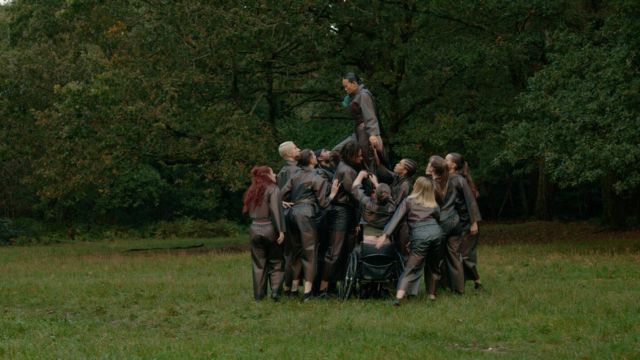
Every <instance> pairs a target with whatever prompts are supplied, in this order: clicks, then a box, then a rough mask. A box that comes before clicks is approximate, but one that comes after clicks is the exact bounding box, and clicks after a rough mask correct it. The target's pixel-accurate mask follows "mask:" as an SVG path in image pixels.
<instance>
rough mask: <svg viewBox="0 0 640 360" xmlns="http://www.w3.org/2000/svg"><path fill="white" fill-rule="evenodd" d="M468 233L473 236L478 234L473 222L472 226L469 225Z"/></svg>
mask: <svg viewBox="0 0 640 360" xmlns="http://www.w3.org/2000/svg"><path fill="white" fill-rule="evenodd" d="M469 232H470V233H471V235H475V234H477V233H478V223H477V222H474V223H473V224H471V228H470V229H469Z"/></svg>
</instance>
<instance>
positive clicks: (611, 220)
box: [601, 173, 628, 229]
mask: <svg viewBox="0 0 640 360" xmlns="http://www.w3.org/2000/svg"><path fill="white" fill-rule="evenodd" d="M615 180H616V177H615V176H614V175H613V174H611V173H609V174H607V175H606V176H605V177H604V178H602V181H601V185H602V217H603V220H604V222H605V225H606V226H607V227H612V228H615V229H619V228H623V227H625V226H626V222H627V216H628V214H627V211H626V202H625V200H624V199H623V198H621V197H620V196H618V194H616V192H615V190H614V188H613V184H614V183H615Z"/></svg>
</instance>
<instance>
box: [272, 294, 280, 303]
mask: <svg viewBox="0 0 640 360" xmlns="http://www.w3.org/2000/svg"><path fill="white" fill-rule="evenodd" d="M271 300H273V301H275V302H278V301H280V293H279V292H277V291H276V292H272V293H271Z"/></svg>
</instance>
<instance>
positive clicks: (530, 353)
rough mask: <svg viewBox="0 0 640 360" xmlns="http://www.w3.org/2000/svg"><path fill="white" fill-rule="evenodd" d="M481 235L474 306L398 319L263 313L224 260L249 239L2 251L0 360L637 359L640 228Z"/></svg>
mask: <svg viewBox="0 0 640 360" xmlns="http://www.w3.org/2000/svg"><path fill="white" fill-rule="evenodd" d="M481 231H482V232H483V237H482V239H481V244H480V248H479V259H480V261H481V263H480V267H479V269H480V273H481V276H482V278H483V282H484V284H485V286H486V288H487V290H486V291H485V292H483V293H479V294H477V293H474V292H473V290H472V289H471V284H470V283H468V285H467V290H468V294H467V295H465V296H454V295H451V294H449V293H446V292H444V293H441V294H440V296H439V298H438V300H437V301H436V302H435V303H430V302H427V300H426V299H425V298H424V295H421V296H419V297H418V298H417V299H415V300H410V301H408V302H407V303H406V305H403V306H401V307H400V308H394V307H392V306H390V305H389V302H387V301H380V300H367V301H361V300H350V301H348V302H340V301H338V300H331V301H316V302H312V303H307V304H302V303H299V302H297V301H286V300H284V301H282V302H280V303H272V302H271V301H264V302H261V303H256V302H254V301H253V300H252V290H251V273H250V258H249V254H248V252H246V251H226V252H225V251H220V250H219V249H220V248H222V247H229V246H235V248H236V250H237V249H238V247H239V246H240V248H244V246H245V244H246V243H247V239H246V237H241V238H227V239H205V240H202V239H167V240H127V241H110V242H107V241H104V242H82V243H68V244H59V245H51V246H25V247H2V248H0V358H8V359H15V358H38V359H39V358H52V359H53V358H61V359H75V358H81V359H84V358H128V359H131V358H134V359H135V358H158V359H175V358H246V359H254V358H264V359H273V358H286V359H289V358H292V359H294V358H295V359H299V358H323V359H324V358H326V359H345V358H362V359H365V358H366V359H389V358H409V359H418V358H421V359H423V358H431V359H440V358H442V359H459V358H473V359H476V358H479V359H483V358H488V359H494V358H505V359H506V358H510V359H522V358H531V359H539V358H553V359H556V358H565V359H575V358H580V359H633V358H638V357H639V356H640V311H639V310H640V306H639V305H638V299H640V267H639V264H640V233H638V232H624V233H605V232H602V233H596V231H597V229H596V228H594V227H592V226H590V225H587V224H571V225H562V224H558V223H528V224H513V225H508V224H494V225H487V226H485V227H483V228H482V229H481ZM199 243H204V245H205V248H204V249H203V248H198V249H194V250H178V251H162V250H154V251H143V252H127V251H126V250H127V249H131V248H142V247H167V248H168V247H175V246H188V245H193V244H199ZM211 250H212V251H211ZM423 292H424V291H423Z"/></svg>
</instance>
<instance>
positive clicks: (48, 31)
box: [0, 0, 640, 225]
mask: <svg viewBox="0 0 640 360" xmlns="http://www.w3.org/2000/svg"><path fill="white" fill-rule="evenodd" d="M639 15H640V5H639V4H638V2H636V1H615V2H609V1H598V0H589V1H587V0H583V1H568V0H567V1H555V2H549V1H543V0H534V1H521V0H518V1H505V0H488V1H464V2H449V1H439V0H437V1H429V2H424V1H418V0H415V1H412V0H400V1H372V2H371V1H360V0H355V1H331V0H320V1H302V0H297V1H294V0H288V1H265V0H249V1H242V2H224V1H223V2H213V3H212V2H208V1H197V0H192V1H164V0H130V1H108V2H106V1H100V0H93V1H75V0H51V1H46V2H42V1H28V0H13V1H11V2H9V3H7V4H5V5H2V6H0V63H1V64H2V67H1V68H0V210H1V211H2V214H3V215H4V216H5V217H23V216H28V217H35V218H39V219H45V220H52V221H56V222H68V221H74V222H98V223H111V224H122V223H140V222H147V221H154V220H170V219H174V218H178V217H183V216H189V217H195V218H205V219H216V218H232V219H233V218H236V219H237V218H238V217H239V209H240V202H239V198H240V193H241V191H242V190H243V189H244V187H245V186H246V184H247V181H248V176H247V174H248V172H249V169H250V168H251V166H253V165H254V164H259V163H267V164H270V165H272V166H274V167H278V166H279V163H280V161H279V159H278V155H277V151H276V149H277V144H278V143H279V142H281V141H284V140H289V139H291V140H294V141H296V142H297V143H298V144H299V145H300V146H301V147H310V148H321V147H332V146H333V145H334V144H335V143H337V142H338V141H340V140H341V139H342V138H344V137H345V136H346V135H347V134H348V133H349V132H350V131H351V120H350V118H349V114H348V113H346V112H345V110H344V109H342V108H341V106H340V102H341V100H342V96H343V91H342V89H341V87H340V74H341V73H342V72H345V71H355V72H357V73H359V74H360V75H361V76H362V77H363V78H364V79H365V81H366V84H367V86H368V87H369V88H370V89H371V90H372V92H373V93H374V95H375V96H376V98H377V103H378V108H379V111H380V114H381V118H382V122H383V128H384V131H385V138H386V142H387V144H389V145H390V148H391V150H392V155H393V156H394V157H395V158H396V159H397V158H399V157H401V156H402V157H412V158H415V159H416V160H418V161H419V162H420V163H421V164H423V165H424V164H425V162H426V159H427V158H428V157H429V156H430V155H431V154H435V153H438V154H442V155H444V154H446V153H447V152H451V151H456V152H460V153H462V154H464V155H465V156H466V157H467V159H468V160H469V162H470V164H471V167H472V169H473V171H474V174H475V177H476V181H477V182H478V184H479V186H480V193H481V200H480V204H481V206H482V208H483V209H482V210H483V214H484V216H485V218H505V217H507V218H518V217H520V218H522V217H530V216H536V217H538V218H541V219H548V218H551V217H591V216H594V215H599V214H602V215H604V219H605V220H607V223H609V224H614V225H625V224H629V223H633V221H634V220H637V219H638V214H639V213H640V209H639V208H638V204H639V203H640V202H638V201H637V200H638V198H639V197H640V193H639V192H638V189H640V171H639V170H638V167H637V166H636V163H638V161H639V160H640V146H639V145H640V144H639V142H640V141H639V140H638V139H640V76H639V75H640V53H639V50H640V40H639V38H638V36H637V34H638V33H639V32H640V25H639V23H638V22H637V20H636V19H637V18H638V16H639Z"/></svg>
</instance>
